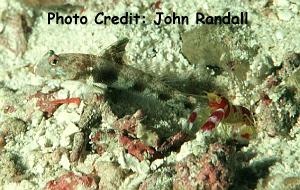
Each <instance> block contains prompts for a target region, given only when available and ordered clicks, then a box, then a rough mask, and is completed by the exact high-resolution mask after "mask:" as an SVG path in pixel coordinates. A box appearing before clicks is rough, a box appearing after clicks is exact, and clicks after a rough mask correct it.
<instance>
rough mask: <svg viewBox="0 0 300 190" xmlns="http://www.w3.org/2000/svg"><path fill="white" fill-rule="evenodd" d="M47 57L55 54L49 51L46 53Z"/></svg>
mask: <svg viewBox="0 0 300 190" xmlns="http://www.w3.org/2000/svg"><path fill="white" fill-rule="evenodd" d="M47 54H48V56H49V57H51V56H52V55H54V54H55V52H54V51H53V50H52V49H51V50H49V51H48V52H47Z"/></svg>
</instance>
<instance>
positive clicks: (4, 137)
mask: <svg viewBox="0 0 300 190" xmlns="http://www.w3.org/2000/svg"><path fill="white" fill-rule="evenodd" d="M66 1H67V2H66V3H68V4H69V5H68V6H65V5H64V3H63V1H59V0H58V1H53V2H54V4H55V2H56V3H57V5H55V8H53V7H51V5H50V4H51V3H50V2H51V1H47V0H41V1H38V0H32V1H30V0H28V1H25V2H27V5H24V4H22V1H21V0H20V1H17V0H12V1H10V0H1V1H0V66H1V68H0V69H1V70H0V80H1V82H0V87H1V88H0V108H1V109H0V123H1V125H0V134H1V136H0V143H1V144H0V151H1V152H0V189H43V188H45V187H46V184H47V182H49V181H50V180H54V179H57V178H59V177H60V176H62V175H64V174H66V173H68V172H70V171H71V172H73V173H74V174H75V175H77V176H86V175H92V176H93V180H94V181H92V182H91V183H92V185H91V184H89V185H82V184H80V183H81V182H82V181H81V180H82V179H79V178H80V177H78V178H76V177H74V178H72V179H71V181H72V180H74V181H73V182H74V183H75V185H74V187H77V188H83V189H97V188H99V189H172V188H174V189H185V188H186V189H197V188H198V189H202V188H206V189H221V188H225V189H228V188H229V189H274V190H275V189H300V117H299V112H300V111H299V109H300V108H299V102H300V99H299V98H300V96H299V94H300V92H299V82H300V78H299V76H300V73H299V64H300V16H299V15H300V1H298V0H262V1H250V0H243V1H242V0H234V1H221V0H212V1H209V0H190V1H186V2H184V3H183V1H179V0H174V1H161V3H156V5H153V3H154V4H155V1H151V0H149V1H146V0H145V1H130V0H124V1H123V0H116V1H109V2H100V1H99V2H98V1H96V0H95V1H93V0H87V1H83V0H70V1H68V0H66ZM39 2H40V3H41V5H40V7H35V6H34V5H33V4H35V3H39ZM155 9H156V11H158V10H160V11H162V12H164V13H165V14H170V13H171V12H173V11H174V12H176V13H177V14H179V15H188V16H190V24H189V25H177V24H175V25H161V26H155V25H153V24H151V23H148V24H137V25H111V24H109V25H95V24H91V23H92V22H89V24H87V25H74V24H73V25H56V24H50V25H48V24H47V12H48V11H50V10H58V11H59V13H60V14H61V15H63V14H73V13H78V14H79V13H80V12H81V14H83V15H86V16H87V17H88V18H89V21H92V18H93V17H94V16H95V15H96V13H97V12H99V11H104V12H105V13H107V14H108V15H120V14H123V13H124V12H126V11H129V12H134V13H140V14H143V15H144V16H146V21H148V22H150V21H151V20H153V19H154V17H155ZM197 11H200V12H203V13H204V14H205V15H223V14H225V13H226V12H227V11H231V12H232V13H239V12H241V11H247V12H248V15H249V24H248V25H247V26H234V27H232V26H217V27H216V28H209V27H208V28H206V29H205V28H204V27H206V26H201V25H198V26H195V25H193V24H191V23H192V22H193V19H192V18H193V15H194V14H195V12H197ZM20 15H22V16H20ZM20 19H22V20H23V25H22V23H21V20H20ZM24 22H25V23H26V24H25V25H24ZM197 32H198V33H197ZM197 35H198V36H197ZM195 36H196V37H195ZM124 37H127V38H128V39H129V43H128V45H127V46H126V52H125V55H126V64H128V65H131V66H133V67H135V68H137V69H139V70H141V71H144V72H145V73H148V74H151V75H152V76H154V77H156V78H168V79H167V80H169V78H172V79H170V80H175V83H176V80H179V79H186V78H189V77H190V76H193V77H194V78H196V80H198V81H200V82H201V81H210V82H211V83H212V84H214V85H211V87H209V86H210V85H207V86H206V87H203V89H205V90H206V91H210V92H213V91H216V92H218V93H221V94H222V95H224V96H226V97H228V99H229V100H230V102H232V103H233V104H236V105H242V106H245V107H247V108H249V109H250V110H251V111H252V112H253V113H254V114H255V122H254V127H255V135H254V134H253V138H251V140H250V141H249V145H246V146H244V147H242V149H241V150H234V153H232V152H231V153H232V154H239V155H243V157H247V158H248V159H244V160H243V159H241V158H240V159H236V160H235V161H234V162H238V161H239V160H243V161H240V163H235V164H233V165H234V166H227V165H226V164H223V165H222V164H221V166H220V167H221V168H214V167H217V165H218V163H219V162H222V161H220V160H219V159H220V158H219V157H218V156H216V155H217V154H216V155H215V156H216V158H209V156H211V155H209V154H210V153H209V152H208V153H206V152H207V148H208V147H209V144H210V143H207V141H206V140H205V139H206V138H209V136H210V135H212V136H214V138H213V139H214V140H211V141H210V142H211V144H216V143H219V145H220V144H222V142H223V139H224V136H226V135H224V132H223V133H222V132H221V133H219V134H206V133H205V134H204V133H203V132H201V131H199V132H197V134H196V138H195V139H193V140H190V141H188V142H185V143H184V144H183V145H182V146H181V148H180V149H179V150H178V151H177V152H172V153H171V154H170V155H167V156H165V157H164V158H161V159H157V160H155V161H154V162H150V161H148V160H147V159H144V160H143V161H139V160H138V159H137V158H135V157H134V156H132V155H130V154H128V152H127V151H126V150H125V148H124V147H122V146H121V145H120V143H118V141H117V140H116V141H114V140H112V141H113V142H110V141H109V142H108V143H110V146H109V147H108V148H107V149H105V150H104V152H101V154H97V152H96V151H95V150H91V148H89V150H86V151H85V158H84V159H83V160H79V161H75V162H71V161H70V158H69V156H70V152H71V150H72V143H73V142H72V141H73V137H74V134H75V133H76V132H78V131H80V129H79V128H78V127H77V124H78V121H79V120H80V118H81V117H82V111H83V110H84V109H85V108H86V105H85V104H84V103H83V101H82V102H81V104H80V105H79V106H78V105H76V104H68V105H67V104H64V105H61V106H60V107H59V108H58V109H57V110H56V111H55V112H54V114H53V116H51V117H49V118H46V117H44V116H43V112H42V111H41V109H40V108H39V107H38V106H37V104H36V103H37V101H38V100H37V99H38V97H37V96H35V97H34V94H35V93H37V92H38V91H41V92H44V93H47V92H49V91H51V89H54V88H55V87H60V90H59V91H58V93H57V94H56V95H55V96H56V97H55V98H56V99H63V98H67V97H81V98H84V97H88V96H89V95H87V94H90V93H92V92H91V90H90V89H89V88H88V87H86V86H87V85H88V84H89V85H90V83H91V82H86V83H85V82H79V81H64V80H59V79H51V78H45V77H42V76H38V75H37V74H36V73H35V72H34V66H35V64H37V63H38V62H39V60H41V59H42V57H43V55H44V54H45V53H46V52H47V51H48V50H50V49H52V50H55V52H57V53H87V54H95V55H100V54H101V53H102V52H103V50H104V49H105V48H107V47H109V46H110V45H111V44H113V43H114V42H116V41H117V40H119V39H122V38H124ZM224 57H225V58H224ZM212 66H213V67H212ZM219 70H222V72H220V73H219V72H218V71H219ZM170 73H171V74H170ZM170 75H172V77H169V76H170ZM174 76H175V77H174ZM88 80H89V81H90V79H88ZM187 83H188V80H187ZM204 84H205V82H204ZM215 86H217V87H215ZM192 87H193V85H192ZM194 88H198V86H197V85H195V86H194ZM194 90H195V91H198V90H197V89H194ZM200 93H201V92H200ZM150 94H151V92H150ZM128 99H130V97H128ZM200 99H201V98H200ZM122 101H126V99H124V100H122ZM170 104H172V103H170ZM141 105H143V104H141ZM199 105H200V106H198V110H199V109H200V110H201V109H208V108H207V106H206V107H205V106H201V105H203V102H202V103H199ZM106 106H108V108H107V109H109V107H110V105H109V104H107V105H106ZM172 106H173V107H174V113H165V114H166V116H164V115H163V116H161V117H159V119H157V120H155V118H154V120H155V122H153V123H152V124H153V125H155V128H157V129H158V130H163V131H164V130H166V131H168V130H169V131H172V130H173V129H172V124H171V123H170V122H169V121H168V120H167V119H166V120H164V118H173V119H174V118H175V120H176V121H175V123H176V122H177V123H178V126H180V125H181V124H182V123H184V122H185V121H186V119H187V118H188V113H189V112H191V111H192V109H190V108H187V109H186V110H181V107H180V106H178V107H176V106H177V105H176V104H175V105H172ZM123 109H124V111H123V112H124V113H125V114H128V115H129V114H133V112H132V110H130V109H128V110H130V111H128V112H129V113H126V108H123ZM139 109H142V110H143V107H142V106H141V107H140V108H139ZM103 110H104V111H103V113H102V121H99V126H98V127H100V128H101V127H102V128H104V129H110V128H112V125H113V123H114V122H115V121H116V120H117V119H118V118H117V116H116V115H115V113H114V114H113V113H111V112H106V111H105V109H103ZM178 110H180V111H178ZM153 111H154V112H155V110H153ZM175 111H178V113H179V112H181V115H180V116H178V115H176V113H175ZM170 114H171V115H172V117H171V116H170ZM153 115H155V114H153ZM173 115H174V116H173ZM169 116H170V117H169ZM200 117H201V116H200ZM206 118H207V116H206ZM202 119H204V120H205V118H202ZM142 123H143V122H142ZM151 127H153V126H151ZM93 130H97V129H93ZM177 130H178V127H177ZM218 135H219V136H220V138H218ZM104 136H105V135H104ZM228 136H229V137H226V138H231V136H230V134H229V135H228ZM116 139H117V137H116ZM102 140H103V139H102ZM90 141H91V140H90ZM103 141H105V139H104V140H103ZM90 143H91V142H90ZM104 143H107V142H104ZM100 144H101V143H100ZM216 146H217V145H216ZM220 146H221V145H220ZM224 146H225V145H224ZM226 146H228V145H226ZM233 146H234V145H233ZM217 147H218V146H217ZM225 149H230V148H228V147H226V148H225ZM222 150H223V149H222ZM235 151H236V152H235ZM217 152H218V151H217ZM229 152H230V151H229ZM205 153H206V155H207V157H208V158H207V159H211V161H209V162H206V161H203V160H202V161H200V166H199V167H198V166H195V168H196V169H195V168H192V167H194V166H190V165H193V164H190V163H189V160H188V159H186V158H187V157H188V156H189V155H191V154H193V155H194V157H196V158H193V159H194V162H196V161H197V159H198V158H199V159H200V160H201V156H202V155H204V154H205ZM231 153H230V154H231ZM225 154H229V153H228V152H226V151H225ZM225 156H228V155H225ZM229 157H230V155H229ZM226 158H227V157H226ZM195 160H196V161H195ZM203 162H204V163H203ZM179 163H181V164H179ZM182 163H183V164H182ZM201 163H202V165H201ZM207 163H212V165H211V164H210V165H209V166H212V167H210V169H207V168H206V167H208V166H206V165H205V164H207ZM216 163H217V164H216ZM225 163H227V161H225ZM184 164H186V165H184ZM180 167H182V168H181V169H180ZM184 167H186V168H184ZM222 167H224V168H222ZM187 168H188V169H187ZM228 168H229V170H227V169H228ZM204 170H205V171H204ZM216 170H218V172H220V173H217V174H216ZM184 172H187V173H184ZM214 172H215V173H214ZM200 175H202V177H199V176H200ZM197 176H198V177H197ZM203 176H204V177H203ZM221 177H224V178H222V179H219V178H221ZM75 178H76V179H75ZM82 178H83V177H82ZM77 182H78V183H79V184H76V183H77ZM58 183H59V182H58ZM65 183H67V182H65ZM62 184H63V183H62ZM62 184H61V185H60V186H58V187H60V188H61V189H63V185H62ZM48 188H49V189H50V187H49V186H48ZM56 188H57V187H56Z"/></svg>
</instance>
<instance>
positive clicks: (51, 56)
mask: <svg viewBox="0 0 300 190" xmlns="http://www.w3.org/2000/svg"><path fill="white" fill-rule="evenodd" d="M47 55H48V63H49V64H50V65H53V66H54V65H56V64H57V63H58V60H59V57H58V55H56V54H55V52H54V51H53V50H49V51H48V52H47Z"/></svg>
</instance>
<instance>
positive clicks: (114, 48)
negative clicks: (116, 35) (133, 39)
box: [101, 38, 129, 64]
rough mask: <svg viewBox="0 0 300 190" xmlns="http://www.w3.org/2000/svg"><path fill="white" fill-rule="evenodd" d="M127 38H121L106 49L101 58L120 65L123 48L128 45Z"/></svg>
mask: <svg viewBox="0 0 300 190" xmlns="http://www.w3.org/2000/svg"><path fill="white" fill-rule="evenodd" d="M128 41H129V39H128V38H123V39H121V40H118V41H117V42H115V43H113V44H112V45H110V46H109V47H108V48H106V49H105V50H104V52H103V54H102V55H101V57H103V58H105V59H109V60H113V61H114V62H115V63H117V64H122V62H123V55H124V52H125V47H126V45H127V43H128Z"/></svg>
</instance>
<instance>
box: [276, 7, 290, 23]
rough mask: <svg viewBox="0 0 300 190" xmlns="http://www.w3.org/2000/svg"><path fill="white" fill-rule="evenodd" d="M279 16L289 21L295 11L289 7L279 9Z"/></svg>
mask: <svg viewBox="0 0 300 190" xmlns="http://www.w3.org/2000/svg"><path fill="white" fill-rule="evenodd" d="M277 16H278V18H279V19H280V20H282V21H289V20H290V19H291V18H292V17H293V12H292V11H290V10H289V9H283V10H278V12H277Z"/></svg>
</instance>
